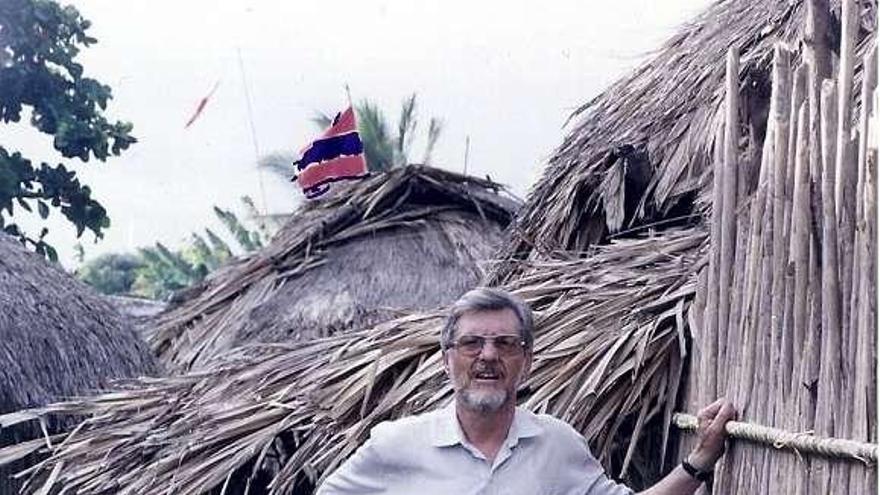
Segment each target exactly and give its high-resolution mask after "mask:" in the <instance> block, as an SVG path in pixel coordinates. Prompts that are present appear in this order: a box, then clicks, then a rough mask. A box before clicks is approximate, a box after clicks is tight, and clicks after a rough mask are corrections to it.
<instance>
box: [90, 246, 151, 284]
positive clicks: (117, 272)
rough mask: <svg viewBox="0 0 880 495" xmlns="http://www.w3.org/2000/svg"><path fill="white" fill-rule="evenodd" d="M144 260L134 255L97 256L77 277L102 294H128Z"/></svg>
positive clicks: (111, 254)
mask: <svg viewBox="0 0 880 495" xmlns="http://www.w3.org/2000/svg"><path fill="white" fill-rule="evenodd" d="M144 266H145V264H144V260H143V259H141V257H139V256H137V255H134V254H120V253H106V254H102V255H100V256H98V257H97V258H95V259H94V260H92V261H91V262H89V263H88V264H86V265H85V266H83V268H82V269H81V270H79V272H78V273H77V276H78V277H79V278H80V279H81V280H83V281H84V282H86V283H87V284H89V285H91V286H92V287H94V288H95V289H97V290H98V292H102V293H104V294H129V293H131V291H132V286H133V285H134V282H135V279H137V276H138V271H139V270H141V269H142V268H143V267H144Z"/></svg>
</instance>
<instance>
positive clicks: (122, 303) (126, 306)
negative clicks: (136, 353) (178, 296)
mask: <svg viewBox="0 0 880 495" xmlns="http://www.w3.org/2000/svg"><path fill="white" fill-rule="evenodd" d="M104 297H105V298H106V299H107V301H108V302H109V303H110V305H111V306H113V307H114V308H116V310H117V311H119V312H120V313H122V314H123V315H124V316H126V317H128V318H129V319H130V321H131V322H132V325H134V328H135V330H136V331H137V332H138V333H139V334H144V336H145V337H146V334H147V332H148V330H149V329H150V328H151V327H152V326H153V319H154V318H155V317H156V316H158V315H159V314H160V313H161V312H162V311H164V310H165V308H167V307H168V303H166V302H164V301H156V300H153V299H145V298H142V297H133V296H119V295H106V296H104Z"/></svg>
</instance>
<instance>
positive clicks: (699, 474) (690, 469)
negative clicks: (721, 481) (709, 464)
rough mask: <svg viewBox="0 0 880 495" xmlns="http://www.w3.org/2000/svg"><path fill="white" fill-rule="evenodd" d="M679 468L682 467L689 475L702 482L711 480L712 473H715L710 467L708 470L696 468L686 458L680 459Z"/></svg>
mask: <svg viewBox="0 0 880 495" xmlns="http://www.w3.org/2000/svg"><path fill="white" fill-rule="evenodd" d="M681 468H682V469H684V471H685V472H686V473H687V474H689V475H691V476H692V477H693V478H694V479H695V480H697V481H702V482H703V483H706V482H708V481H711V480H712V475H713V474H714V473H715V471H713V470H712V469H709V470H708V471H701V470H700V469H697V468H696V467H695V466H694V465H693V464H691V463H690V462H688V460H687V459H685V460H683V461H681Z"/></svg>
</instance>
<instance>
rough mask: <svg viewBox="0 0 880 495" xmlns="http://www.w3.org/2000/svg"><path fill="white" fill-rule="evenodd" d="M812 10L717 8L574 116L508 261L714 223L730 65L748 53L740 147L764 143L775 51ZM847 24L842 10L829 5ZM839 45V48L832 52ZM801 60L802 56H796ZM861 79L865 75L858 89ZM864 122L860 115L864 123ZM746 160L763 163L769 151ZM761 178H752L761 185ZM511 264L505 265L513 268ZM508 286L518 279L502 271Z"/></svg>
mask: <svg viewBox="0 0 880 495" xmlns="http://www.w3.org/2000/svg"><path fill="white" fill-rule="evenodd" d="M859 3H860V5H861V12H862V16H861V27H862V29H863V30H864V32H866V33H868V34H869V35H867V36H862V37H860V39H861V42H860V44H859V46H858V47H857V50H856V51H857V56H858V57H859V59H860V58H861V56H863V55H864V53H865V51H866V49H867V47H869V46H871V43H872V40H873V37H874V34H875V33H876V19H877V11H876V3H874V2H870V1H867V2H866V1H861V2H859ZM805 5H806V0H791V1H790V0H760V1H758V0H747V1H742V0H719V1H717V2H716V3H715V4H714V5H712V6H711V7H709V8H708V9H706V11H704V12H703V13H702V14H701V15H699V16H698V17H697V18H696V19H694V20H693V21H691V22H689V23H687V24H686V25H685V26H684V27H683V28H682V29H681V30H680V32H679V33H678V34H676V35H675V36H673V37H672V38H671V39H669V40H668V41H667V42H666V43H665V44H664V45H663V46H662V47H661V48H660V49H659V50H658V51H657V52H656V54H653V55H652V56H651V57H650V58H649V59H648V60H647V61H646V62H644V63H643V64H642V65H641V66H639V67H638V68H636V69H635V70H634V71H632V72H631V73H630V74H629V75H628V76H626V77H624V78H622V79H620V80H618V81H617V82H616V83H614V84H613V85H612V86H611V87H609V88H608V89H607V90H605V91H604V92H603V93H602V94H601V95H599V96H598V97H596V98H594V99H593V100H591V101H590V102H588V103H586V104H584V105H583V106H581V107H580V108H579V109H577V111H575V113H574V114H573V115H572V116H571V117H570V119H569V121H570V122H572V128H571V130H570V133H569V134H568V136H567V137H566V138H565V140H564V142H563V143H562V145H561V146H560V147H559V148H558V149H557V150H556V152H555V153H554V154H553V156H552V157H551V158H550V160H549V163H548V165H547V167H546V169H545V171H544V174H543V176H542V177H541V179H540V180H539V181H538V182H537V184H536V185H535V186H534V188H533V189H532V190H531V192H530V194H529V196H528V200H527V203H526V206H525V207H524V208H523V211H522V212H521V214H520V215H519V216H518V220H517V234H518V238H517V239H516V240H515V241H514V242H511V243H510V244H509V245H507V247H506V249H505V255H507V256H509V257H512V258H515V259H522V258H523V257H527V256H528V255H529V253H533V252H534V253H537V254H536V255H537V256H540V253H542V252H552V251H554V250H584V249H586V248H587V246H590V245H592V244H594V243H596V242H601V241H603V240H604V239H606V237H607V235H608V234H609V233H611V234H614V233H616V232H619V231H621V230H626V229H629V228H632V227H635V226H638V225H644V224H652V223H656V222H658V221H662V220H671V219H675V218H680V217H688V218H695V217H696V215H694V214H705V213H706V210H707V209H708V206H709V204H710V203H711V197H710V193H711V188H712V180H711V170H712V167H711V166H710V164H711V163H712V147H713V145H714V136H715V131H716V130H717V129H718V128H720V126H721V125H722V120H723V108H722V104H723V98H724V95H723V82H724V63H723V61H724V57H725V53H726V52H727V50H728V48H730V47H738V48H739V49H740V52H741V60H742V61H741V69H740V92H741V94H742V95H741V97H742V98H743V99H744V106H743V109H742V113H743V117H744V129H743V136H742V139H744V140H751V142H754V143H759V142H761V141H763V135H764V132H765V123H766V118H767V111H768V108H769V89H770V82H769V81H770V71H771V61H772V56H773V46H774V44H775V43H777V42H779V41H783V42H787V43H790V44H792V45H794V46H797V45H798V41H799V40H800V39H801V38H802V36H803V29H804V24H805V15H806V13H805V11H806V7H805ZM830 5H831V7H832V9H833V13H832V14H833V15H837V16H839V11H840V2H839V0H831V2H830ZM830 44H831V45H836V43H833V42H832V43H830ZM798 56H800V54H798ZM860 78H861V69H860V68H857V71H856V85H857V86H858V84H859V83H858V81H860ZM856 113H857V112H856ZM754 148H755V149H754V150H753V151H752V152H751V155H750V156H745V157H743V160H744V161H747V162H756V161H759V160H760V145H757V146H755V147H754ZM756 178H757V177H752V180H755V179H756ZM507 256H505V257H507ZM500 269H501V270H500V272H499V277H502V278H503V276H504V275H506V274H508V271H509V270H514V269H515V264H511V265H506V267H505V266H502V267H500Z"/></svg>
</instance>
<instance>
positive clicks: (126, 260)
mask: <svg viewBox="0 0 880 495" xmlns="http://www.w3.org/2000/svg"><path fill="white" fill-rule="evenodd" d="M242 202H243V203H244V204H245V205H246V206H247V205H250V206H253V201H251V200H250V198H248V197H244V198H242ZM214 214H215V215H216V216H217V218H218V219H219V220H220V221H221V222H222V224H223V226H224V228H225V229H226V231H227V232H228V234H229V235H230V236H231V237H232V238H233V239H235V242H236V244H237V245H238V249H239V250H240V251H242V252H251V251H254V250H256V249H259V248H260V247H262V246H263V245H264V243H265V242H267V241H268V239H269V237H270V236H269V233H268V231H267V230H260V229H259V228H257V229H252V228H249V227H247V226H245V225H244V224H243V223H242V222H241V221H240V220H239V219H238V216H237V215H235V214H234V213H233V212H232V211H230V210H224V209H223V208H219V207H216V206H215V207H214ZM233 256H234V255H233V251H232V249H231V248H230V247H229V245H228V244H227V243H226V242H225V241H224V240H223V239H222V238H221V237H220V236H218V235H217V234H216V233H214V231H212V230H211V229H209V228H206V229H205V231H204V235H202V234H200V233H196V232H194V233H193V234H192V237H191V240H190V242H189V244H187V245H186V246H184V247H183V248H182V249H179V250H172V249H170V248H168V247H167V246H165V245H164V244H162V243H161V242H157V243H156V244H155V245H153V246H150V247H143V248H139V249H138V252H137V254H118V253H112V254H105V255H102V256H98V257H97V258H95V259H94V260H92V261H90V262H88V263H86V264H85V265H84V266H83V268H82V269H81V270H80V271H79V273H78V276H79V277H80V278H81V279H82V280H84V281H85V282H87V283H89V284H91V285H92V286H93V287H95V288H96V289H97V290H98V291H100V292H102V293H105V294H127V295H135V296H141V297H148V298H150V299H168V298H170V297H171V296H172V295H173V294H174V293H175V292H176V291H178V290H181V289H184V288H186V287H189V286H191V285H193V284H195V283H197V282H200V281H201V280H203V279H204V278H205V277H206V276H207V275H208V274H209V273H210V272H212V271H214V270H216V269H217V268H219V267H220V266H222V265H223V264H224V263H226V262H227V261H228V260H229V259H230V258H232V257H233Z"/></svg>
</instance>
